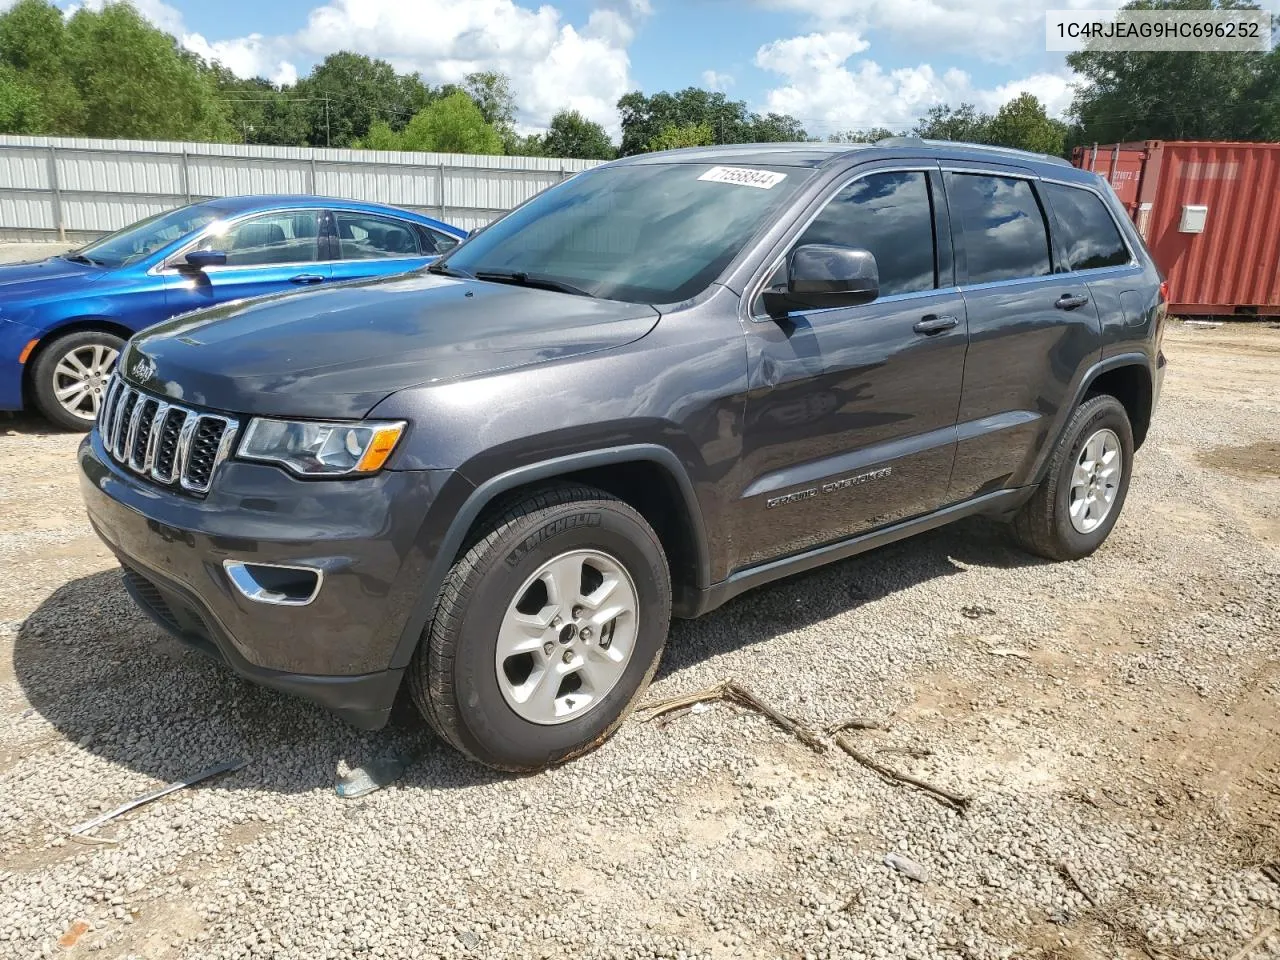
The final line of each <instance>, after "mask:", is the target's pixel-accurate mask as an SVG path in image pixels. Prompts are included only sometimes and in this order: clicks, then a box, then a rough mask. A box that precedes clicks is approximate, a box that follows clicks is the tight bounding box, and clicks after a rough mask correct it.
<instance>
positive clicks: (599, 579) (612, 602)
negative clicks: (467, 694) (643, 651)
mask: <svg viewBox="0 0 1280 960" xmlns="http://www.w3.org/2000/svg"><path fill="white" fill-rule="evenodd" d="M638 626H639V599H638V594H637V592H636V586H635V583H634V582H633V581H632V579H631V575H630V574H629V573H627V571H626V568H624V567H623V566H622V564H621V563H619V562H618V561H617V560H616V559H614V558H613V557H611V556H609V555H608V554H607V553H603V552H601V551H599V550H573V551H570V552H568V553H562V554H560V555H559V556H557V557H553V558H552V559H550V560H548V561H547V562H546V563H544V564H543V565H542V566H541V567H539V568H538V569H537V570H536V571H535V572H534V573H533V575H532V576H530V577H529V578H528V579H527V580H526V581H525V582H524V585H523V586H521V588H520V589H519V590H518V591H516V595H515V597H514V599H513V600H512V601H511V603H510V605H509V606H508V607H507V612H506V614H505V616H504V617H503V619H502V624H501V626H500V627H499V629H498V636H497V645H496V649H495V654H494V662H495V666H496V668H497V675H498V686H499V688H500V689H501V690H502V696H503V697H504V698H505V699H506V701H507V705H508V706H510V707H511V709H512V710H514V711H515V712H516V714H517V715H518V716H520V717H521V718H522V719H524V720H527V721H529V722H530V723H537V724H542V725H552V724H558V723H565V722H567V721H569V720H575V719H577V718H578V717H581V716H583V715H584V714H586V713H588V712H589V711H591V710H592V709H594V708H595V707H597V706H599V704H600V703H601V702H602V701H603V700H604V698H605V697H606V696H608V694H609V692H610V691H611V690H612V689H613V688H614V687H615V686H616V685H617V683H618V681H619V680H621V679H622V675H623V673H624V672H625V671H626V669H627V664H628V663H629V662H630V660H631V652H632V650H633V649H634V648H635V641H636V635H637V628H638Z"/></svg>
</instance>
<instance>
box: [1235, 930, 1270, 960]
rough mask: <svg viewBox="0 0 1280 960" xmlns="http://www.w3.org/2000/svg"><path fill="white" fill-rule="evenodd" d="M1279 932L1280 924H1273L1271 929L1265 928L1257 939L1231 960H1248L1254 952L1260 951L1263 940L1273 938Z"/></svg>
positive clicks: (1242, 948)
mask: <svg viewBox="0 0 1280 960" xmlns="http://www.w3.org/2000/svg"><path fill="white" fill-rule="evenodd" d="M1277 930H1280V923H1273V924H1271V926H1269V927H1264V928H1263V929H1262V931H1261V932H1260V933H1259V934H1258V935H1257V936H1256V937H1254V938H1253V939H1252V940H1250V941H1249V942H1248V943H1246V944H1245V945H1244V946H1243V947H1241V948H1240V949H1239V950H1238V951H1236V952H1235V953H1234V954H1232V955H1231V960H1246V958H1247V957H1248V956H1249V955H1250V954H1251V953H1253V951H1254V950H1257V949H1258V947H1259V945H1261V943H1262V941H1263V940H1265V939H1267V937H1269V936H1271V935H1272V934H1273V933H1275V932H1276V931H1277Z"/></svg>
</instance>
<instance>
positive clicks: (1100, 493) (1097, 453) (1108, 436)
mask: <svg viewBox="0 0 1280 960" xmlns="http://www.w3.org/2000/svg"><path fill="white" fill-rule="evenodd" d="M1123 463H1124V458H1123V457H1122V456H1121V447H1120V438H1119V437H1118V436H1116V433H1115V431H1114V430H1109V429H1102V430H1099V431H1098V432H1096V433H1094V434H1093V435H1092V436H1090V437H1089V439H1088V440H1086V441H1085V443H1084V446H1083V447H1081V449H1080V457H1079V459H1077V460H1076V465H1075V468H1074V469H1073V470H1072V471H1071V493H1070V497H1071V499H1070V506H1069V513H1070V516H1071V525H1072V526H1073V527H1075V529H1076V531H1077V532H1079V533H1092V532H1093V531H1094V530H1096V529H1097V528H1098V527H1099V526H1100V525H1101V524H1102V523H1103V522H1104V521H1105V520H1106V519H1107V517H1108V516H1109V515H1110V514H1111V508H1112V506H1113V505H1114V504H1115V502H1116V495H1117V494H1118V493H1119V491H1120V478H1121V475H1122V473H1123V470H1124V467H1123Z"/></svg>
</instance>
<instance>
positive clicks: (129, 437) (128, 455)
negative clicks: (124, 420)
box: [121, 390, 147, 469]
mask: <svg viewBox="0 0 1280 960" xmlns="http://www.w3.org/2000/svg"><path fill="white" fill-rule="evenodd" d="M146 409H147V402H146V400H145V399H143V396H142V394H140V393H138V392H137V391H136V390H135V391H134V396H133V407H132V409H131V410H130V411H129V432H128V433H126V434H125V436H124V449H123V451H122V455H121V461H122V462H123V463H127V464H128V465H129V466H131V467H132V466H133V451H134V449H135V448H136V447H137V445H138V427H139V425H141V423H142V412H143V411H144V410H146ZM134 469H137V468H136V467H135V468H134Z"/></svg>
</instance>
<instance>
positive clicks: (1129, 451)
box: [1053, 397, 1133, 557]
mask: <svg viewBox="0 0 1280 960" xmlns="http://www.w3.org/2000/svg"><path fill="white" fill-rule="evenodd" d="M1081 412H1082V414H1084V415H1083V416H1081V417H1080V418H1079V419H1078V420H1077V421H1076V423H1075V425H1074V428H1073V430H1072V433H1071V435H1070V436H1069V437H1068V438H1067V443H1068V445H1067V446H1066V452H1065V455H1064V456H1063V458H1062V460H1061V462H1059V464H1058V478H1057V485H1056V489H1055V491H1054V503H1053V516H1054V526H1055V527H1056V528H1057V531H1056V532H1057V535H1058V537H1059V539H1060V540H1061V542H1062V543H1063V544H1064V545H1065V546H1066V547H1067V548H1068V550H1069V551H1070V552H1071V553H1072V554H1073V555H1075V556H1078V557H1082V556H1086V555H1088V554H1090V553H1093V552H1094V551H1095V550H1097V549H1098V547H1100V546H1101V545H1102V543H1103V541H1104V540H1106V539H1107V537H1108V536H1109V535H1110V533H1111V530H1112V528H1113V527H1114V526H1115V525H1116V521H1117V520H1119V519H1120V513H1121V511H1122V510H1123V509H1124V503H1125V499H1126V497H1127V496H1128V493H1129V478H1130V477H1132V476H1133V429H1132V427H1130V425H1129V418H1128V416H1127V415H1126V414H1125V411H1124V407H1122V406H1121V405H1120V402H1119V401H1118V400H1115V399H1113V398H1111V397H1099V398H1097V399H1096V400H1094V401H1090V402H1089V403H1086V404H1085V406H1084V407H1082V408H1081ZM1104 429H1107V430H1111V431H1113V432H1114V433H1115V434H1116V436H1117V437H1119V438H1120V461H1121V475H1120V488H1119V490H1117V491H1116V499H1115V502H1114V503H1112V505H1111V511H1110V512H1109V513H1108V514H1107V518H1106V519H1105V520H1104V521H1103V522H1102V523H1101V524H1099V525H1098V526H1097V527H1096V528H1094V529H1093V530H1091V531H1090V532H1089V533H1081V532H1080V531H1079V530H1077V529H1076V528H1075V526H1074V525H1073V524H1072V523H1071V475H1072V473H1073V472H1074V470H1075V466H1076V461H1077V460H1078V459H1079V458H1080V451H1081V450H1082V449H1083V448H1084V445H1085V442H1086V441H1087V440H1088V439H1089V438H1090V437H1091V436H1093V435H1094V434H1095V433H1097V432H1098V431H1099V430H1104Z"/></svg>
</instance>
